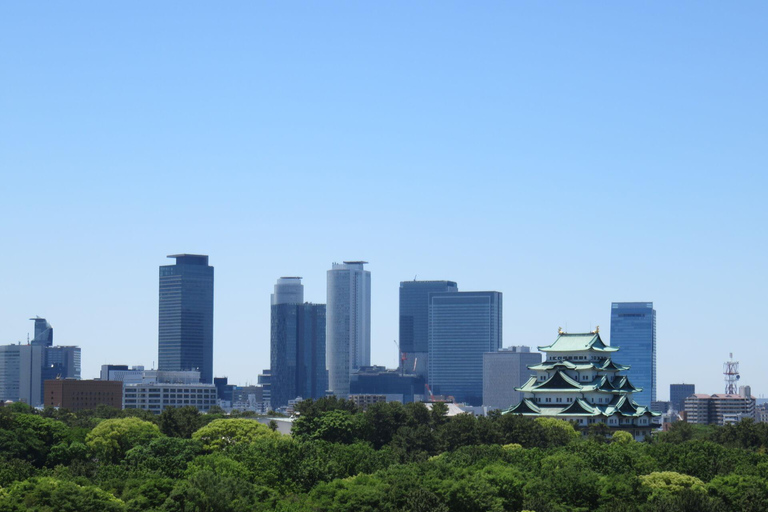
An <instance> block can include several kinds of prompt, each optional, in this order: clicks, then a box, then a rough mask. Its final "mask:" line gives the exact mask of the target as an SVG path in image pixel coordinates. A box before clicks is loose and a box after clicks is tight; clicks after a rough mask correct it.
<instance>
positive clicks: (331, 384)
mask: <svg viewBox="0 0 768 512" xmlns="http://www.w3.org/2000/svg"><path fill="white" fill-rule="evenodd" d="M366 263H367V262H366V261H345V262H344V263H334V264H333V266H332V268H331V270H329V271H328V284H327V286H328V289H327V298H328V301H327V302H328V304H327V324H326V351H325V363H326V367H327V369H328V390H329V391H330V392H331V393H333V394H335V395H337V396H339V397H342V398H346V397H347V396H348V395H349V381H350V375H351V373H352V372H354V371H355V370H357V369H358V368H360V367H363V366H370V365H371V273H370V272H369V271H367V270H365V269H364V268H363V266H364V265H365V264H366ZM273 393H274V390H273Z"/></svg>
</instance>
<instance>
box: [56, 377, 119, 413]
mask: <svg viewBox="0 0 768 512" xmlns="http://www.w3.org/2000/svg"><path fill="white" fill-rule="evenodd" d="M44 389H45V400H44V401H43V403H44V405H45V406H46V407H61V408H63V409H69V410H70V411H80V410H83V409H95V408H96V407H98V406H99V405H107V406H109V407H114V408H116V409H122V408H123V383H122V382H116V381H107V380H74V379H55V380H46V381H45V384H44Z"/></svg>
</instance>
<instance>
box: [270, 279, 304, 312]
mask: <svg viewBox="0 0 768 512" xmlns="http://www.w3.org/2000/svg"><path fill="white" fill-rule="evenodd" d="M303 303H304V285H303V284H301V278H300V277H281V278H280V279H278V280H277V283H275V291H274V293H272V296H271V300H270V304H272V305H273V306H274V305H275V304H303Z"/></svg>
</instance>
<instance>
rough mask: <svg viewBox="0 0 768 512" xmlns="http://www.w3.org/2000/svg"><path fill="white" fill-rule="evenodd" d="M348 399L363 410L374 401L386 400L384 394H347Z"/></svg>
mask: <svg viewBox="0 0 768 512" xmlns="http://www.w3.org/2000/svg"><path fill="white" fill-rule="evenodd" d="M349 399H350V400H351V401H352V402H353V403H354V404H355V405H356V406H358V407H359V408H361V409H363V410H366V409H367V408H368V406H370V405H373V404H375V403H379V402H386V401H387V397H386V395H349Z"/></svg>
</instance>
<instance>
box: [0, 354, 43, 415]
mask: <svg viewBox="0 0 768 512" xmlns="http://www.w3.org/2000/svg"><path fill="white" fill-rule="evenodd" d="M45 349H46V347H45V346H43V345H4V346H0V401H2V402H5V401H9V400H10V401H12V402H24V403H26V404H29V405H31V406H32V407H37V406H39V405H42V403H43V402H42V399H43V378H42V376H43V366H44V365H45Z"/></svg>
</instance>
